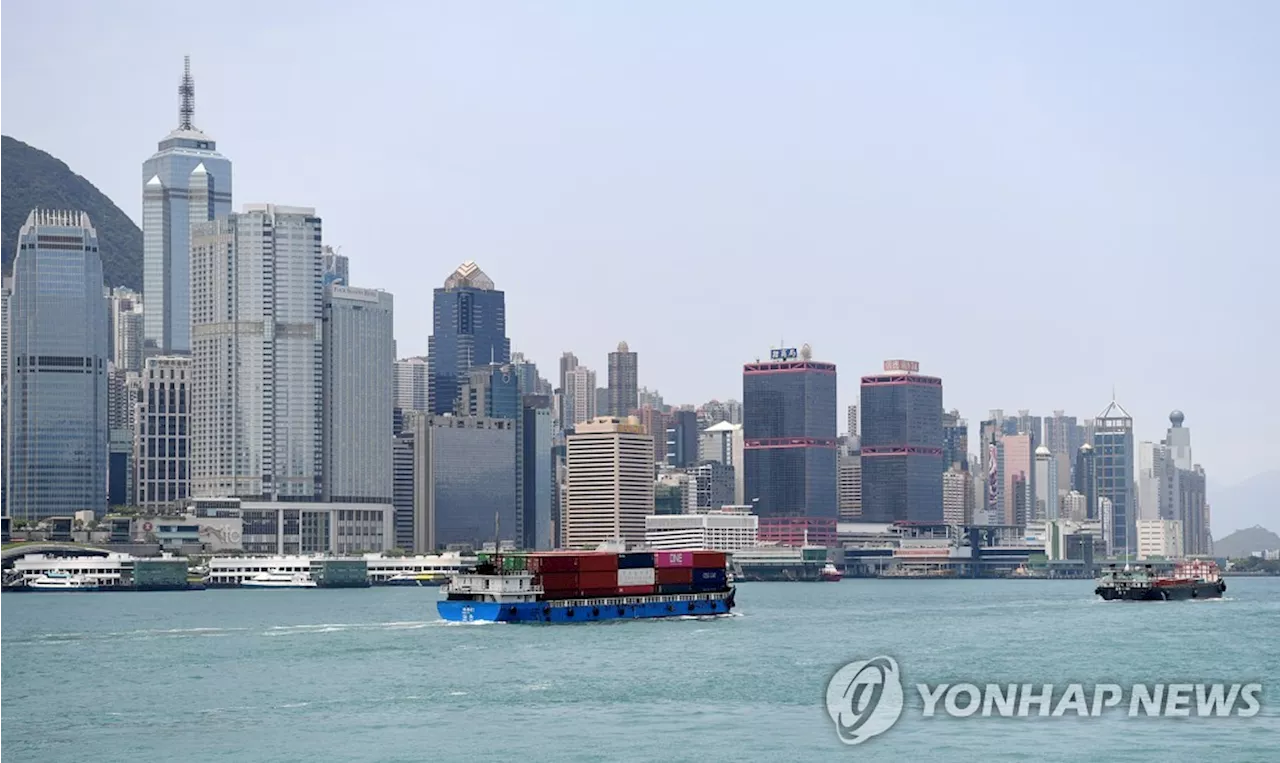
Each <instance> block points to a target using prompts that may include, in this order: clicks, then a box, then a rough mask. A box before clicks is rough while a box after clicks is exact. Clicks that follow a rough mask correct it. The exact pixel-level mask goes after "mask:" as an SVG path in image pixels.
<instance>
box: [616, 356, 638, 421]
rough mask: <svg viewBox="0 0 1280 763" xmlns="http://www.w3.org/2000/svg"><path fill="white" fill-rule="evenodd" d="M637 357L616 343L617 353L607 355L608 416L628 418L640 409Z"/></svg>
mask: <svg viewBox="0 0 1280 763" xmlns="http://www.w3.org/2000/svg"><path fill="white" fill-rule="evenodd" d="M638 358H639V356H638V355H637V354H636V353H634V352H632V351H631V349H630V348H629V347H627V343H626V342H618V351H617V352H611V353H609V415H610V416H630V415H631V414H633V413H635V411H636V409H637V408H639V407H640V403H639V397H638V395H639V389H640V385H639V360H638Z"/></svg>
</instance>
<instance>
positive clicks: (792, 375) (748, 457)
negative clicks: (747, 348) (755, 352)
mask: <svg viewBox="0 0 1280 763" xmlns="http://www.w3.org/2000/svg"><path fill="white" fill-rule="evenodd" d="M742 428H743V438H744V440H745V443H744V452H743V462H744V464H743V465H744V467H745V470H746V474H745V475H744V477H745V483H746V484H745V486H746V491H745V492H746V495H745V498H746V501H747V503H748V504H751V505H752V506H753V507H754V509H755V513H756V514H758V515H759V516H761V517H764V518H772V517H817V518H829V519H832V520H834V519H835V518H836V516H837V515H838V503H837V501H836V367H835V364H834V363H818V362H816V361H813V360H810V359H809V348H808V345H806V346H805V347H804V349H803V350H802V351H801V352H799V353H797V352H796V351H795V350H792V349H787V350H774V351H773V357H772V359H771V360H769V362H757V363H748V364H746V365H745V366H743V369H742Z"/></svg>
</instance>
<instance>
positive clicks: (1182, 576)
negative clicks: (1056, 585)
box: [1093, 559, 1227, 601]
mask: <svg viewBox="0 0 1280 763" xmlns="http://www.w3.org/2000/svg"><path fill="white" fill-rule="evenodd" d="M1226 590H1227V583H1226V581H1224V580H1223V579H1222V576H1221V575H1220V574H1219V572H1218V564H1217V562H1213V561H1207V560H1199V559H1196V560H1190V561H1185V562H1179V563H1178V565H1177V566H1175V567H1174V568H1173V572H1172V574H1170V575H1167V576H1159V575H1157V574H1156V573H1155V571H1154V570H1153V569H1152V567H1151V565H1146V566H1145V567H1138V568H1133V567H1131V566H1130V565H1127V564H1126V565H1125V567H1124V569H1123V570H1118V569H1116V566H1115V565H1114V564H1113V565H1111V566H1110V567H1109V568H1108V569H1107V571H1106V573H1105V574H1104V575H1103V576H1102V579H1101V580H1099V581H1098V587H1097V588H1095V589H1094V591H1093V592H1094V593H1095V594H1097V595H1098V596H1101V597H1102V598H1103V599H1104V600H1105V601H1117V600H1119V601H1174V600H1181V599H1220V598H1222V594H1223V593H1225V592H1226Z"/></svg>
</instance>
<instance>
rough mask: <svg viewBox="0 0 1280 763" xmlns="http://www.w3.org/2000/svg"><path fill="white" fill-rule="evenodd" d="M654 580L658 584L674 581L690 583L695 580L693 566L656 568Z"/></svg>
mask: <svg viewBox="0 0 1280 763" xmlns="http://www.w3.org/2000/svg"><path fill="white" fill-rule="evenodd" d="M653 576H654V582H656V583H657V584H658V585H660V586H661V585H668V584H673V583H684V584H689V583H692V582H693V568H692V567H665V568H658V569H656V570H654V573H653Z"/></svg>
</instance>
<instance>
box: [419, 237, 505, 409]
mask: <svg viewBox="0 0 1280 763" xmlns="http://www.w3.org/2000/svg"><path fill="white" fill-rule="evenodd" d="M434 302H435V305H434V313H435V315H434V324H433V330H432V334H431V337H430V339H428V344H427V385H428V401H427V406H428V408H429V409H430V412H431V413H435V414H441V413H453V411H454V405H455V403H456V402H457V398H458V389H459V387H460V385H462V384H465V383H467V380H468V378H469V372H470V371H471V369H472V367H474V366H482V365H490V364H494V363H497V364H505V363H509V362H511V341H510V340H509V339H507V309H506V295H504V294H503V293H502V292H501V291H498V290H497V289H495V288H494V285H493V281H492V280H490V278H489V277H488V276H487V275H485V274H484V271H482V270H481V269H480V268H479V266H477V265H476V264H475V263H474V262H464V263H462V264H461V265H459V266H458V269H457V270H455V271H453V273H452V274H451V275H450V276H449V277H448V278H447V279H445V282H444V286H443V287H442V288H439V289H436V290H435V298H434ZM517 415H518V414H517ZM512 418H515V415H513V416H512Z"/></svg>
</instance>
